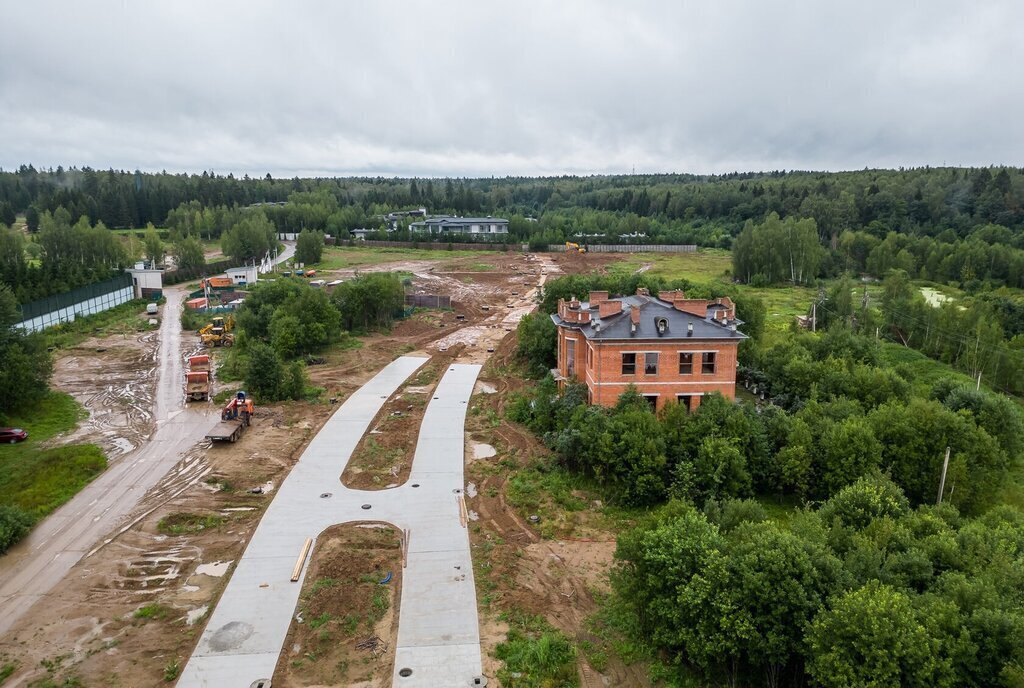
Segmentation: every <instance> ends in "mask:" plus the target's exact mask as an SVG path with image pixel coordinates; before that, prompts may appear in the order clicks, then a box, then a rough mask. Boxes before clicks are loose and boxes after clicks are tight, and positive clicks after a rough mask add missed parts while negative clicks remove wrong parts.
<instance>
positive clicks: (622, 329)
mask: <svg viewBox="0 0 1024 688" xmlns="http://www.w3.org/2000/svg"><path fill="white" fill-rule="evenodd" d="M611 300H613V301H621V302H622V312H620V313H616V314H615V315H612V316H609V317H606V318H598V317H597V313H598V310H597V308H596V307H595V308H593V309H591V308H590V304H589V303H587V302H583V303H581V304H580V309H581V310H587V309H590V312H591V322H590V323H587V324H583V325H581V324H578V323H570V322H566V321H564V320H562V319H561V318H560V317H558V315H557V314H554V315H552V316H551V319H552V320H553V321H554V323H555V324H556V325H561V326H564V327H571V328H573V329H578V330H579V331H580V332H581V333H582V334H583V335H584V336H585V337H586V338H587V339H593V340H623V339H624V340H628V339H731V340H734V341H741V340H744V339H747V338H748V337H747V335H745V334H743V333H742V332H739V331H737V330H734V329H732V327H734V326H736V325H742V324H743V321H742V320H730V321H729V323H728V324H727V325H723V324H722V323H720V322H717V321H715V320H711V319H710V317H704V318H701V317H699V316H696V315H693V314H692V313H684V312H683V311H679V310H676V309H675V308H674V307H673V306H672V304H671V303H668V302H667V301H662V300H661V299H658V298H655V297H652V296H625V297H622V298H617V299H611ZM720 309H721V306H715V307H714V308H711V307H709V308H708V312H709V313H713V312H714V311H715V310H720ZM634 310H639V312H640V322H639V323H638V324H637V328H636V331H635V332H634V331H633V328H632V316H631V313H632V311H634ZM659 320H664V321H665V328H664V332H661V331H659V329H658V321H659ZM690 324H692V325H693V334H692V335H690V334H688V329H689V328H688V326H689V325H690Z"/></svg>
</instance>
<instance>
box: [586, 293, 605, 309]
mask: <svg viewBox="0 0 1024 688" xmlns="http://www.w3.org/2000/svg"><path fill="white" fill-rule="evenodd" d="M589 298H590V307H591V308H594V307H595V306H600V305H601V304H602V303H603V302H605V301H607V300H608V292H606V291H592V292H590V297H589Z"/></svg>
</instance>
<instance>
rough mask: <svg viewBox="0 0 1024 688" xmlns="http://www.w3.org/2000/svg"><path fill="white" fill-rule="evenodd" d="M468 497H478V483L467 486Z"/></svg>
mask: <svg viewBox="0 0 1024 688" xmlns="http://www.w3.org/2000/svg"><path fill="white" fill-rule="evenodd" d="M466 496H467V497H476V483H470V484H469V485H466Z"/></svg>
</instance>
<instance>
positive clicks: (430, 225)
mask: <svg viewBox="0 0 1024 688" xmlns="http://www.w3.org/2000/svg"><path fill="white" fill-rule="evenodd" d="M409 230H410V231H412V232H427V233H430V234H471V235H499V234H508V220H505V219H502V218H499V217H453V216H450V215H438V216H437V217H431V218H427V219H426V220H421V221H419V222H413V223H412V224H410V225H409Z"/></svg>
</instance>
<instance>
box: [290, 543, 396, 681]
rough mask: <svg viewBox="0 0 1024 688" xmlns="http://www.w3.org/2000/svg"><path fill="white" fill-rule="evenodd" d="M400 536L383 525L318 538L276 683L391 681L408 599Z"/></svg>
mask: <svg viewBox="0 0 1024 688" xmlns="http://www.w3.org/2000/svg"><path fill="white" fill-rule="evenodd" d="M401 583H402V536H401V534H400V533H399V531H398V530H397V529H395V528H393V527H389V526H387V525H385V524H380V523H360V524H349V525H344V526H334V527H332V528H328V529H327V530H326V531H324V533H323V534H322V535H321V536H320V537H319V538H318V541H317V552H316V554H315V556H314V557H313V560H312V563H311V565H310V568H309V571H307V574H306V579H305V581H304V583H303V587H302V593H301V594H300V596H299V605H298V609H297V610H296V615H295V621H294V623H293V624H292V626H291V628H290V629H289V631H288V637H287V639H286V640H285V644H284V646H285V649H286V651H285V652H282V653H281V658H280V659H279V660H278V664H277V668H276V669H275V671H274V676H273V680H272V683H273V685H274V686H277V687H281V688H306V687H308V686H362V687H365V688H371V687H374V688H376V687H378V686H385V685H388V684H389V683H390V679H391V673H392V671H393V667H394V662H395V646H396V642H397V639H398V611H399V609H398V607H399V602H400V601H401V599H402V594H401V593H402V587H401Z"/></svg>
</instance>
